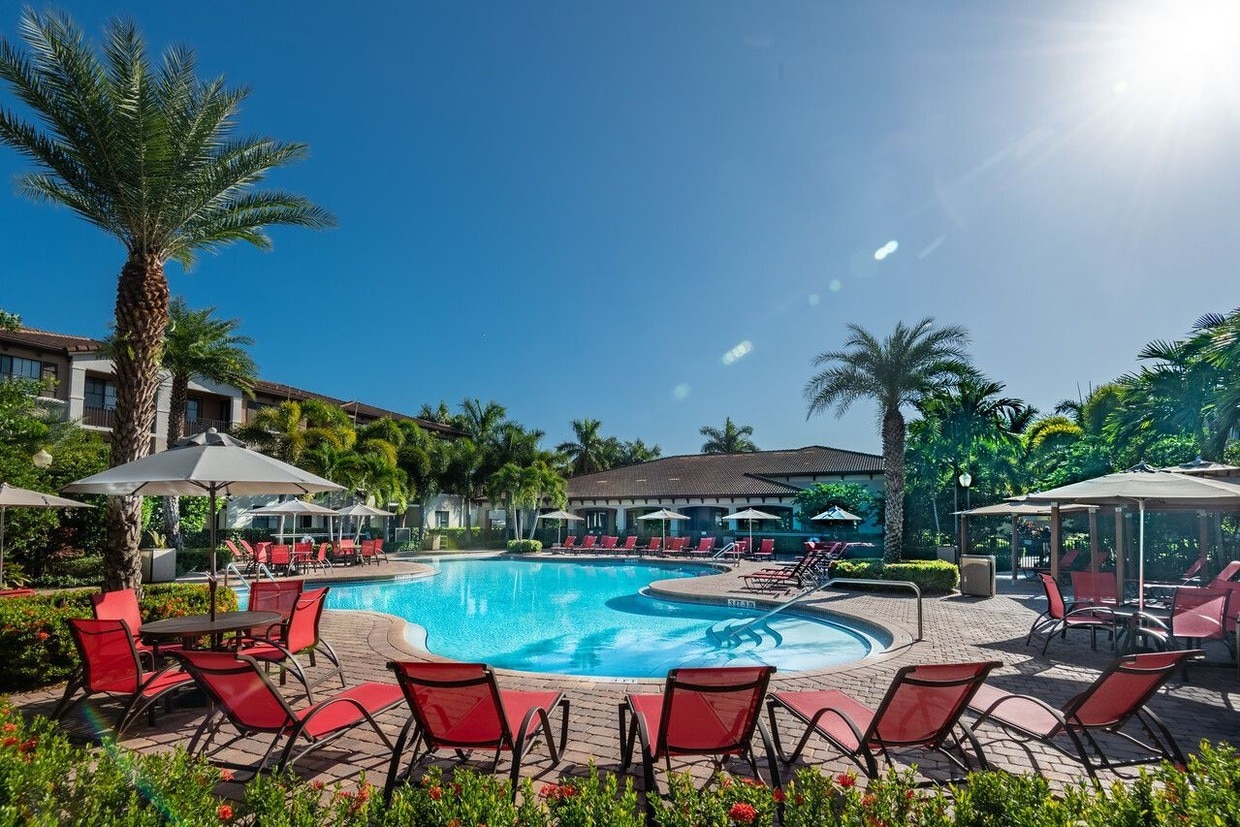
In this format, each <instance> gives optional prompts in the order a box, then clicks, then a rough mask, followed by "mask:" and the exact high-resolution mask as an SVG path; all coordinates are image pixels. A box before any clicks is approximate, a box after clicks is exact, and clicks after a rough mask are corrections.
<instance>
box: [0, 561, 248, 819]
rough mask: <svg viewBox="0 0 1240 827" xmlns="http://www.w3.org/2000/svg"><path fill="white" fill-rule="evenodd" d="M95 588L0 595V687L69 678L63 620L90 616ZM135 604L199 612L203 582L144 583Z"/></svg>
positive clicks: (165, 611)
mask: <svg viewBox="0 0 1240 827" xmlns="http://www.w3.org/2000/svg"><path fill="white" fill-rule="evenodd" d="M97 592H98V589H79V590H77V591H64V592H52V593H51V594H39V595H34V596H33V597H6V598H4V599H3V600H0V663H3V664H4V669H0V691H5V692H12V691H24V690H27V689H36V688H38V687H41V686H49V685H51V684H54V683H59V682H60V681H63V680H66V679H68V677H69V674H70V673H71V672H72V671H73V669H74V667H76V666H77V662H78V656H77V650H76V649H75V648H74V646H73V640H72V638H70V637H69V626H68V624H67V623H66V622H65V621H66V620H68V619H69V618H72V617H90V616H91V607H90V596H91V595H92V594H95V593H97ZM216 604H217V607H218V609H219V610H220V611H233V610H234V609H236V608H237V595H236V594H235V593H234V592H233V591H232V590H231V589H220V590H219V592H218V594H217V595H216ZM139 606H140V607H141V609H142V619H143V620H162V619H163V618H165V617H176V616H179V615H189V614H202V613H204V612H206V611H208V609H209V608H210V607H209V605H208V592H207V587H206V586H200V585H197V584H193V583H152V584H148V585H146V586H144V587H143V589H142V600H141V601H140V603H139ZM3 823H4V820H3V818H2V817H0V824H3Z"/></svg>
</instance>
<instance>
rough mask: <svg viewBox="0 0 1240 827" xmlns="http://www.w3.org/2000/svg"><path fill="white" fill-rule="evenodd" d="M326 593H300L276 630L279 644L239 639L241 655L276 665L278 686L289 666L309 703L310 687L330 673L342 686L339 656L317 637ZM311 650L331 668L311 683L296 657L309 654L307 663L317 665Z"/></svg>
mask: <svg viewBox="0 0 1240 827" xmlns="http://www.w3.org/2000/svg"><path fill="white" fill-rule="evenodd" d="M327 592H328V588H327V587H324V588H321V589H311V590H310V591H305V592H302V593H301V596H300V597H298V599H297V603H296V605H295V606H294V607H293V611H292V613H291V614H290V615H289V619H288V623H287V624H285V626H284V627H283V628H282V629H281V630H280V634H279V636H278V640H279V643H276V642H274V641H272V640H269V639H266V638H254V639H250V640H247V641H243V642H242V649H241V652H242V654H244V655H249V656H250V657H252V658H254V660H256V661H260V662H262V663H266V664H272V663H274V664H278V665H279V666H280V685H281V686H283V685H284V680H285V677H286V670H288V669H292V670H293V673H294V674H295V675H296V676H297V680H299V681H300V682H301V685H302V686H304V687H305V689H306V700H308V701H311V702H313V701H314V696H313V694H312V693H311V688H312V686H315V685H317V684H319V683H322V682H323V681H325V680H327V679H328V678H330V677H331V676H332V675H338V676H339V677H340V688H341V689H343V688H344V686H345V682H344V668H343V667H342V666H341V665H340V658H339V657H337V656H336V651H335V650H334V649H332V647H331V644H330V643H328V642H327V641H325V640H323V639H322V638H320V637H319V620H320V619H321V618H322V617H323V604H324V603H325V602H326V600H327ZM315 652H322V653H323V655H324V656H325V657H326V658H327V659H328V660H329V661H331V663H332V667H333V668H332V671H330V672H328V673H327V674H326V675H323V676H322V677H320V678H319V680H318V681H316V682H315V684H311V683H310V680H309V679H308V678H307V677H306V672H305V669H303V668H302V665H301V663H300V662H298V660H297V657H296V656H297V655H302V654H305V655H309V657H310V666H312V667H313V666H317V665H318V664H317V659H316V658H315Z"/></svg>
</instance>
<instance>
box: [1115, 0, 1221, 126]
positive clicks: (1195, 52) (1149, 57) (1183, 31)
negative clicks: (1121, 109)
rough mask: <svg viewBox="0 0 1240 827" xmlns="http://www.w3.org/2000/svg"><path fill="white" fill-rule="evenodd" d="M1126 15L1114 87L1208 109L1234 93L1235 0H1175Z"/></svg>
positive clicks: (1150, 98)
mask: <svg viewBox="0 0 1240 827" xmlns="http://www.w3.org/2000/svg"><path fill="white" fill-rule="evenodd" d="M1141 8H1142V10H1143V13H1142V14H1141V16H1140V17H1137V18H1135V19H1134V20H1132V25H1131V29H1130V33H1131V38H1130V39H1129V38H1125V39H1126V40H1127V41H1128V46H1129V48H1127V49H1125V52H1126V54H1125V61H1124V62H1125V64H1126V65H1125V66H1123V67H1122V68H1121V73H1122V76H1121V77H1119V78H1118V79H1117V80H1116V82H1115V86H1114V89H1115V91H1116V92H1117V93H1120V94H1132V95H1136V96H1140V97H1142V98H1145V99H1147V100H1146V102H1147V103H1152V104H1155V105H1161V106H1169V107H1175V108H1177V109H1179V110H1181V112H1187V111H1189V110H1192V109H1213V108H1214V107H1216V106H1218V105H1224V104H1226V103H1228V102H1230V101H1234V100H1235V98H1236V94H1237V84H1238V83H1240V77H1237V74H1236V70H1237V65H1238V64H1237V53H1238V52H1240V2H1237V0H1179V2H1175V3H1170V4H1167V5H1164V6H1162V12H1161V13H1160V14H1156V15H1151V14H1149V8H1150V7H1149V6H1141Z"/></svg>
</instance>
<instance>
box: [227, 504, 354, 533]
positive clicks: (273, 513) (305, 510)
mask: <svg viewBox="0 0 1240 827" xmlns="http://www.w3.org/2000/svg"><path fill="white" fill-rule="evenodd" d="M249 513H250V514H260V515H263V516H268V517H279V518H280V542H281V543H283V542H284V518H285V517H288V516H293V517H296V516H297V515H299V514H309V515H311V516H319V517H327V518H328V519H331V518H332V517H337V516H339V514H338V513H337V511H336V510H335V509H334V508H328V507H327V506H325V505H319V504H318V503H311V502H306V501H305V500H288V501H286V502H282V503H277V504H275V505H267V506H262V507H260V508H251V509H250V511H249ZM295 525H296V524H294V526H295ZM328 526H329V531H330V526H331V523H328ZM293 534H294V536H296V534H297V532H296V531H294V532H293Z"/></svg>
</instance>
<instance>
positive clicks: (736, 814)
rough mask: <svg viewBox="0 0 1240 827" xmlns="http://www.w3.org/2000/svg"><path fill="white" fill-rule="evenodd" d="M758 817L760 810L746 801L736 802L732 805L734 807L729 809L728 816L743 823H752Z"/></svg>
mask: <svg viewBox="0 0 1240 827" xmlns="http://www.w3.org/2000/svg"><path fill="white" fill-rule="evenodd" d="M757 817H758V811H757V810H755V809H754V806H753V805H752V804H746V803H745V802H744V801H738V802H736V803H735V804H733V805H732V809H730V810H728V818H730V819H732V820H733V821H737V822H740V823H741V824H752V823H753V820H754V819H755V818H757Z"/></svg>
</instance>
